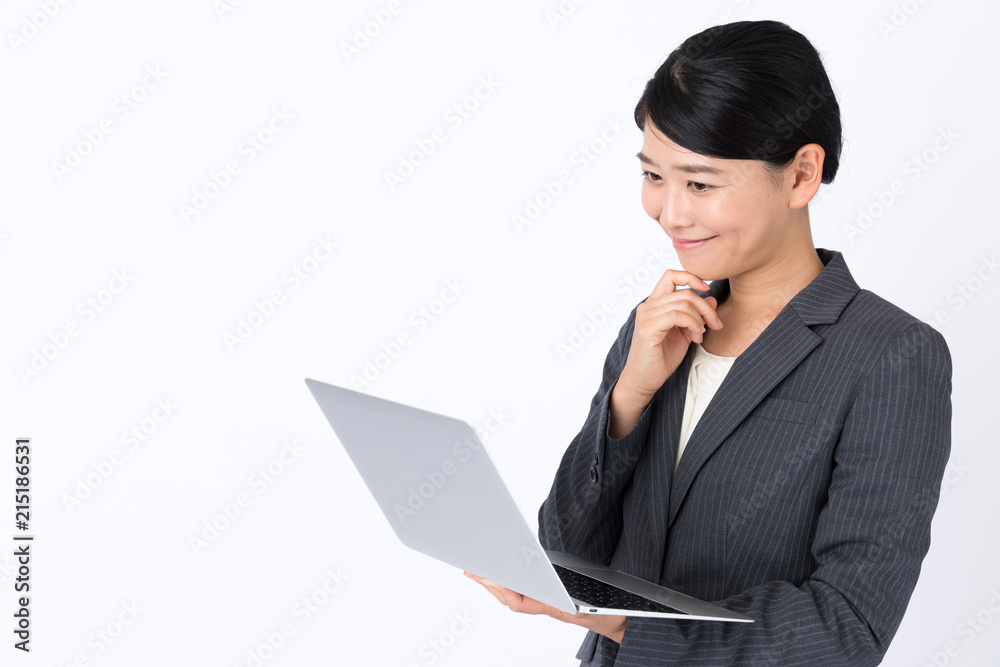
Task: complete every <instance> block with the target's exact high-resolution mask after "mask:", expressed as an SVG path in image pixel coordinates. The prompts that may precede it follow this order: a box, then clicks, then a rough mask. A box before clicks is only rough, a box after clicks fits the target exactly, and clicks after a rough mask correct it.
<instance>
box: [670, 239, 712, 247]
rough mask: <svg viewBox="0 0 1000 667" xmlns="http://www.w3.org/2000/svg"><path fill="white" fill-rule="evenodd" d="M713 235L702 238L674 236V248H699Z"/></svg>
mask: <svg viewBox="0 0 1000 667" xmlns="http://www.w3.org/2000/svg"><path fill="white" fill-rule="evenodd" d="M714 238H715V237H714V236H709V237H707V238H704V239H678V238H674V239H673V242H674V249H675V250H694V249H695V248H700V247H701V246H703V245H705V244H706V243H708V242H709V241H711V240H712V239H714Z"/></svg>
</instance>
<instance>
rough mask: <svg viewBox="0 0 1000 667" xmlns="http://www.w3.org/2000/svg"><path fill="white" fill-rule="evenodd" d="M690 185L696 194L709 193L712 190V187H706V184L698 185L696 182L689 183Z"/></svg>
mask: <svg viewBox="0 0 1000 667" xmlns="http://www.w3.org/2000/svg"><path fill="white" fill-rule="evenodd" d="M688 185H690V186H693V187H694V191H695V192H708V191H709V190H711V189H712V186H711V185H705V184H704V183H696V182H694V181H688Z"/></svg>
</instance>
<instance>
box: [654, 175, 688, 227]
mask: <svg viewBox="0 0 1000 667" xmlns="http://www.w3.org/2000/svg"><path fill="white" fill-rule="evenodd" d="M657 205H658V207H659V215H658V216H657V222H659V223H660V227H662V228H663V231H665V232H667V233H669V232H670V231H671V230H673V229H678V228H683V227H690V226H691V221H690V216H688V214H687V207H686V204H685V199H684V192H683V191H681V190H680V189H679V188H677V187H671V186H667V187H663V188H660V201H659V202H658V204H657Z"/></svg>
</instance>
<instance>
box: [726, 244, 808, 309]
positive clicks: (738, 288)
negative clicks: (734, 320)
mask: <svg viewBox="0 0 1000 667" xmlns="http://www.w3.org/2000/svg"><path fill="white" fill-rule="evenodd" d="M823 268H824V265H823V260H821V259H820V258H819V255H818V254H817V253H816V249H815V248H814V247H813V246H812V241H811V240H810V242H809V246H808V249H797V250H795V251H793V252H788V253H785V254H783V255H781V256H779V257H778V258H777V259H776V260H775V261H773V262H771V263H769V264H767V265H766V266H760V267H758V268H755V269H753V270H751V271H747V272H745V273H741V274H739V275H735V276H731V277H730V278H729V296H728V297H727V298H726V301H725V303H726V304H728V308H727V310H729V311H730V312H731V313H733V314H735V315H737V316H741V315H747V316H760V315H761V314H770V315H771V316H774V315H777V314H778V312H779V311H780V310H781V309H782V308H784V307H785V304H787V303H788V302H789V301H791V300H792V297H793V296H795V295H796V294H798V292H799V291H800V290H802V288H804V287H805V286H806V285H808V284H809V283H811V282H812V281H813V279H814V278H815V277H816V276H818V275H819V274H820V272H821V271H822V270H823Z"/></svg>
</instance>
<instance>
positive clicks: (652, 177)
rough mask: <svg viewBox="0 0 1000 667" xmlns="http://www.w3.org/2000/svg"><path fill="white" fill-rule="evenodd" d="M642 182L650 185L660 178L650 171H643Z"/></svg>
mask: <svg viewBox="0 0 1000 667" xmlns="http://www.w3.org/2000/svg"><path fill="white" fill-rule="evenodd" d="M642 180H644V181H649V182H650V183H656V182H657V181H659V180H660V177H659V175H657V174H654V173H653V172H651V171H644V172H642Z"/></svg>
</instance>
